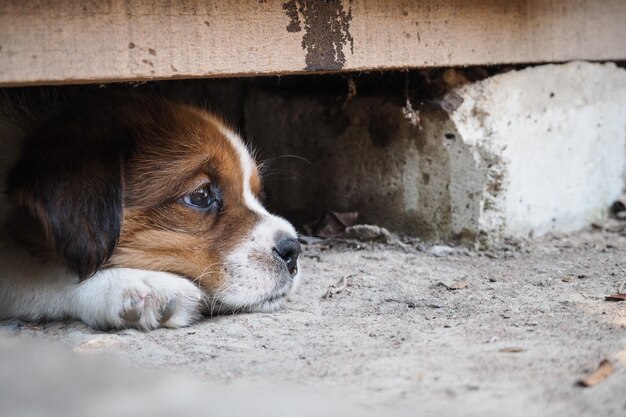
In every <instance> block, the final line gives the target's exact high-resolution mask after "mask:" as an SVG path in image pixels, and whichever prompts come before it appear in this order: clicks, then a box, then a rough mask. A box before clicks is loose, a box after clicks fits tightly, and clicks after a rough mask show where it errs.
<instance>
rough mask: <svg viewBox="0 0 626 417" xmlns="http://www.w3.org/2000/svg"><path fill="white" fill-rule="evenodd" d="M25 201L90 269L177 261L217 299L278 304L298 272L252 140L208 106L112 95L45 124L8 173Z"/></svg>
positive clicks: (52, 237)
mask: <svg viewBox="0 0 626 417" xmlns="http://www.w3.org/2000/svg"><path fill="white" fill-rule="evenodd" d="M9 192H10V195H11V196H12V199H13V201H14V202H15V204H16V206H17V207H18V208H19V209H21V210H22V211H23V212H25V213H28V218H29V219H31V220H32V221H33V222H36V223H37V224H38V226H39V227H40V228H41V230H43V232H44V233H43V236H44V239H45V241H46V242H47V243H48V244H49V246H50V247H51V248H54V250H55V252H56V254H57V256H58V257H59V258H60V259H61V260H62V261H63V262H64V263H65V264H66V265H67V266H68V267H69V268H71V269H72V270H74V271H75V272H76V273H77V274H78V275H79V277H81V279H85V278H87V277H89V276H90V275H92V274H93V273H95V272H96V271H97V270H98V269H100V268H102V267H129V268H141V269H150V270H158V271H168V272H173V273H176V274H179V275H182V276H185V277H188V278H189V279H191V280H193V281H194V282H196V283H197V284H198V285H199V286H201V287H202V288H203V289H204V290H205V293H206V294H207V301H208V305H209V307H210V308H211V309H212V310H213V309H215V310H223V309H227V310H247V311H255V310H272V309H274V308H276V307H279V306H280V305H281V302H282V300H283V298H284V296H285V295H287V294H288V293H289V291H290V290H291V289H292V287H293V286H294V282H295V280H296V279H297V277H298V263H297V257H298V253H299V251H300V246H299V244H298V241H297V236H296V232H295V230H294V228H293V227H292V226H291V224H289V223H288V222H287V221H285V220H284V219H282V218H280V217H277V216H274V215H272V214H270V213H268V212H267V211H266V210H265V209H264V207H263V206H262V205H261V203H260V199H261V198H260V197H261V193H262V190H261V180H260V177H259V172H258V169H257V165H256V163H255V161H254V159H253V158H252V157H251V155H250V153H249V152H248V150H247V149H246V146H245V145H244V143H243V142H242V140H241V139H240V138H239V137H238V136H237V135H236V134H235V133H234V132H233V131H231V130H230V129H228V128H227V127H226V126H225V125H224V124H222V123H221V122H220V121H219V120H218V119H216V118H215V117H214V116H212V115H210V114H209V113H207V112H205V111H202V110H199V109H195V108H192V107H188V106H185V105H182V104H177V103H170V102H167V101H164V100H155V99H147V98H145V97H137V96H123V95H119V96H118V95H113V96H108V97H106V98H100V99H98V100H95V101H92V102H89V103H80V104H78V105H75V106H72V107H70V108H69V109H68V110H66V111H65V112H64V113H63V114H62V115H60V116H59V117H57V118H55V119H54V120H52V121H50V122H48V123H47V124H45V125H43V126H41V127H40V128H39V129H37V130H36V131H35V132H34V133H33V134H32V135H31V137H30V138H29V140H28V141H27V142H26V144H25V147H24V150H23V154H22V158H21V160H20V161H19V163H18V164H17V165H16V166H15V168H14V169H13V170H12V172H11V174H10V177H9Z"/></svg>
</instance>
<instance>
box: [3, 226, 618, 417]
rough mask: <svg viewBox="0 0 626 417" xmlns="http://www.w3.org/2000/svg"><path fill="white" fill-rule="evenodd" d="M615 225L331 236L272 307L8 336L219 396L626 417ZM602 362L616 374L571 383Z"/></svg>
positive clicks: (387, 408) (374, 408) (402, 409)
mask: <svg viewBox="0 0 626 417" xmlns="http://www.w3.org/2000/svg"><path fill="white" fill-rule="evenodd" d="M620 227H621V226H620V225H616V224H613V226H612V227H611V229H612V231H606V230H604V231H599V230H593V231H587V232H583V233H579V234H576V235H572V236H564V237H558V238H557V237H549V238H543V239H541V240H538V241H534V242H533V243H522V244H519V245H516V246H510V247H506V248H503V249H500V250H497V251H492V252H473V251H468V250H464V249H453V248H447V247H434V248H427V247H425V246H421V245H419V244H418V243H417V242H409V241H405V243H403V244H398V243H396V244H378V243H363V242H357V241H345V240H334V241H326V242H321V243H316V244H310V245H307V246H305V251H304V253H303V256H302V263H301V269H302V271H304V282H303V285H302V286H301V288H300V290H299V292H298V293H297V294H296V295H295V296H294V297H293V298H292V299H291V301H290V302H289V303H288V305H287V307H286V308H285V309H284V310H281V311H278V312H275V313H271V314H247V315H233V316H222V317H214V318H210V319H206V320H204V321H202V322H201V323H199V324H197V325H194V326H192V327H189V328H185V329H180V330H157V331H152V332H146V333H144V332H139V331H134V330H125V331H118V332H109V333H103V332H96V331H93V330H90V329H89V328H86V327H85V326H83V325H81V324H79V323H56V324H44V325H26V324H24V325H23V326H20V325H19V324H16V323H11V322H8V323H7V322H5V323H3V324H2V326H1V327H2V328H3V329H4V331H3V332H2V333H3V334H5V335H13V336H12V337H10V339H11V340H12V342H11V343H19V342H20V341H26V340H32V339H35V340H36V341H37V345H38V346H41V345H45V344H48V343H43V341H50V342H52V341H55V342H58V343H60V344H61V345H62V346H64V349H65V348H68V350H73V351H74V353H72V354H71V355H76V356H79V357H83V356H90V355H88V354H87V353H90V354H91V355H92V354H93V352H102V351H104V352H109V353H111V354H113V355H114V356H115V357H117V358H118V359H121V360H123V361H126V362H125V363H127V364H128V366H127V367H126V369H127V368H128V367H130V368H132V369H139V368H141V369H156V370H159V372H161V374H163V373H172V374H176V375H179V376H180V375H182V376H184V375H188V376H190V377H191V378H193V379H194V380H200V382H201V381H208V382H210V383H211V384H217V385H219V386H224V385H225V386H247V387H264V386H267V384H268V383H272V384H274V383H277V384H287V385H288V386H290V387H296V388H297V389H300V388H302V389H305V390H306V391H307V392H312V393H319V394H320V395H323V396H324V397H323V398H332V399H333V401H335V400H336V401H339V402H341V403H343V404H349V405H350V406H352V405H354V406H355V407H357V408H356V409H357V410H363V411H364V412H365V411H368V412H372V413H375V414H378V415H393V414H398V415H417V414H416V413H418V414H420V415H437V416H442V415H446V416H479V415H480V416H502V415H507V416H564V415H576V416H590V417H591V416H593V417H596V416H605V417H608V416H624V415H626V302H610V301H605V300H604V296H605V295H608V294H612V293H615V292H617V289H618V288H619V286H620V284H621V283H622V282H624V281H626V269H625V268H626V256H625V255H626V237H624V236H622V235H621V234H620V233H619V229H620ZM418 247H419V248H418ZM345 277H347V278H345ZM343 278H345V281H344V282H343V283H344V284H346V283H347V286H345V288H344V289H343V290H341V291H339V292H336V293H333V294H331V296H330V297H326V296H325V295H328V294H329V291H328V288H329V287H330V286H332V285H336V286H339V287H340V286H341V285H339V284H337V283H338V282H340V281H342V279H343ZM455 287H459V288H457V289H455ZM331 292H333V291H331ZM4 337H5V338H7V336H4ZM16 341H17V342H16ZM24 355H26V356H27V357H28V355H27V354H23V355H22V356H24ZM605 358H606V359H609V360H610V361H611V363H612V364H613V366H614V368H615V372H614V373H613V374H612V375H610V376H609V377H608V378H607V379H605V380H604V381H602V382H601V383H599V384H598V385H596V386H594V387H591V388H582V387H579V386H577V385H576V381H577V380H578V379H579V378H580V377H582V376H584V375H586V374H587V373H589V372H592V371H593V370H595V369H596V368H597V366H598V363H599V362H600V361H601V360H602V359H605ZM24 363H28V360H27V361H25V362H24ZM20 366H22V365H20ZM26 366H27V365H26ZM32 366H36V365H32ZM37 366H38V365H37ZM96 373H97V372H96ZM91 374H93V372H92V373H91ZM7 378H8V377H6V373H5V379H4V381H1V380H0V385H1V384H3V383H4V384H5V386H6V384H7V381H6V380H7ZM7 395H8V394H7ZM275 395H276V398H277V399H278V400H280V394H275ZM213 401H216V400H213ZM217 403H219V400H218V401H217ZM357 414H358V413H357ZM319 415H321V414H319Z"/></svg>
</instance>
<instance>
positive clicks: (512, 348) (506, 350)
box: [498, 347, 526, 353]
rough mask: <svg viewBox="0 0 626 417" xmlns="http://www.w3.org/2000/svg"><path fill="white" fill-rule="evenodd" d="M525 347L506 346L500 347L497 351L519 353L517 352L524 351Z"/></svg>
mask: <svg viewBox="0 0 626 417" xmlns="http://www.w3.org/2000/svg"><path fill="white" fill-rule="evenodd" d="M525 351H526V349H524V348H519V347H508V348H502V349H500V350H499V351H498V352H503V353H519V352H525Z"/></svg>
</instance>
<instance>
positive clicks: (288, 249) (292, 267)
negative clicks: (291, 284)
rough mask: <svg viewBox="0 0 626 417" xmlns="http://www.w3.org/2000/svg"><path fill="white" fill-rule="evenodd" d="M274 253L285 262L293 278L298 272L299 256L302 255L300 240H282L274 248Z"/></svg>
mask: <svg viewBox="0 0 626 417" xmlns="http://www.w3.org/2000/svg"><path fill="white" fill-rule="evenodd" d="M274 252H276V254H277V255H278V256H279V257H280V259H282V260H283V261H284V262H285V265H287V270H288V271H289V273H290V274H291V275H292V276H293V275H295V274H296V273H297V272H298V255H299V254H300V243H299V242H298V239H294V238H291V237H290V238H286V239H280V240H279V241H278V242H277V243H276V246H275V247H274Z"/></svg>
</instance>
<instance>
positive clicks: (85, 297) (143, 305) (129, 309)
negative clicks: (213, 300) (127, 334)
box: [70, 268, 202, 329]
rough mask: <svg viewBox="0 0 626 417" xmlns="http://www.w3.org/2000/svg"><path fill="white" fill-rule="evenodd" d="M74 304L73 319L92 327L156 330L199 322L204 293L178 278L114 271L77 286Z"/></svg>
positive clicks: (73, 294) (102, 272)
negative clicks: (75, 318)
mask: <svg viewBox="0 0 626 417" xmlns="http://www.w3.org/2000/svg"><path fill="white" fill-rule="evenodd" d="M70 300H71V301H70V303H71V306H70V312H71V315H72V316H73V317H77V318H79V319H80V320H82V321H83V322H85V323H87V324H88V325H90V326H92V327H96V328H126V327H134V328H138V329H154V328H157V327H183V326H187V325H189V324H191V323H193V322H194V321H196V320H198V318H199V317H200V307H201V304H202V292H201V290H200V289H199V288H198V287H197V286H196V285H194V284H193V283H192V282H190V281H189V280H187V279H184V278H182V277H180V276H178V275H173V274H168V273H166V272H155V271H145V270H140V269H129V268H112V269H106V270H102V271H99V272H98V273H96V275H94V276H93V277H91V278H89V279H87V280H85V281H83V282H81V283H79V284H77V285H74V287H73V288H72V292H71V296H70Z"/></svg>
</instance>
